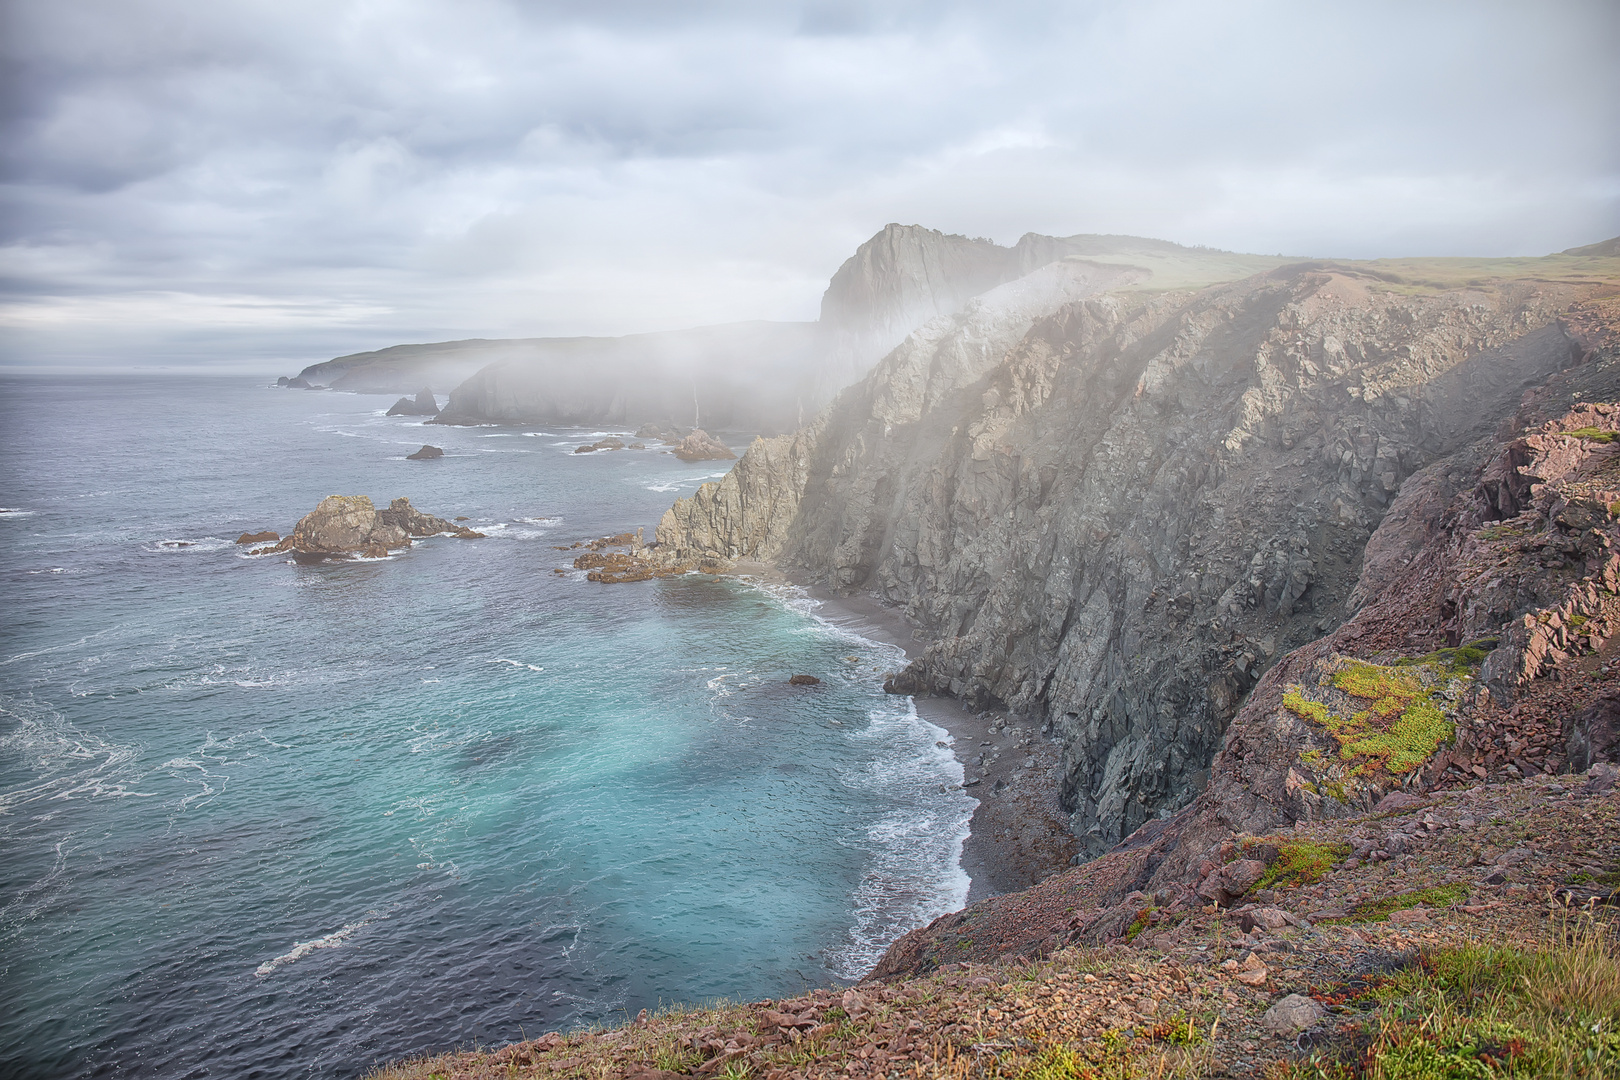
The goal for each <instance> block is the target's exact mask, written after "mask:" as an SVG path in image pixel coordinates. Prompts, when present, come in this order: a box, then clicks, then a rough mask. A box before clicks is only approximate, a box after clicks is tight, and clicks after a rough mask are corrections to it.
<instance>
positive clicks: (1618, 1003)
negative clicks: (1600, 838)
mask: <svg viewBox="0 0 1620 1080" xmlns="http://www.w3.org/2000/svg"><path fill="white" fill-rule="evenodd" d="M1368 997H1369V999H1371V1000H1373V1001H1375V1002H1376V1003H1377V1005H1376V1007H1375V1009H1374V1011H1373V1012H1372V1013H1371V1015H1368V1016H1365V1017H1363V1018H1362V1019H1361V1020H1360V1021H1359V1022H1357V1023H1353V1024H1350V1025H1346V1026H1345V1027H1344V1028H1343V1029H1341V1032H1340V1039H1339V1043H1338V1045H1337V1046H1335V1047H1332V1048H1329V1049H1326V1050H1319V1051H1317V1052H1315V1053H1313V1054H1312V1055H1310V1056H1309V1057H1307V1058H1303V1059H1299V1060H1296V1061H1293V1062H1289V1063H1285V1064H1284V1065H1283V1066H1282V1067H1281V1068H1280V1069H1278V1070H1277V1071H1276V1072H1275V1073H1274V1076H1275V1077H1276V1080H1498V1078H1501V1080H1507V1078H1525V1080H1528V1078H1530V1077H1579V1078H1590V1080H1616V1078H1620V954H1617V950H1616V943H1615V940H1614V934H1613V931H1612V930H1611V929H1610V928H1609V927H1608V926H1606V925H1605V924H1604V923H1602V922H1599V921H1598V920H1597V919H1595V918H1593V917H1591V916H1590V915H1585V914H1582V915H1577V916H1575V917H1573V918H1572V919H1570V920H1568V921H1566V922H1565V923H1564V924H1563V925H1562V926H1560V927H1558V928H1557V930H1556V931H1555V932H1554V933H1553V934H1552V935H1550V937H1549V939H1548V941H1547V942H1546V943H1545V944H1544V945H1543V947H1541V948H1539V949H1526V948H1516V947H1511V946H1505V945H1487V946H1473V947H1469V948H1462V949H1448V950H1441V951H1436V952H1432V953H1426V954H1425V955H1424V956H1423V957H1422V960H1421V962H1420V964H1419V965H1418V966H1417V967H1415V968H1413V969H1411V970H1409V971H1407V972H1403V973H1401V974H1400V975H1398V976H1396V977H1395V978H1394V979H1391V980H1390V981H1389V982H1388V983H1386V984H1384V985H1383V986H1381V987H1379V988H1378V989H1377V990H1376V991H1375V992H1373V993H1372V994H1370V995H1368Z"/></svg>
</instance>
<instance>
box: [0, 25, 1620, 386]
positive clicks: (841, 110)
mask: <svg viewBox="0 0 1620 1080" xmlns="http://www.w3.org/2000/svg"><path fill="white" fill-rule="evenodd" d="M0 20H3V22H0V64H3V71H0V79H3V82H0V125H3V131H0V365H5V366H10V367H13V368H16V367H47V368H61V367H71V366H87V367H98V366H99V367H107V366H112V367H118V366H124V365H136V366H148V367H180V368H187V367H198V368H201V367H222V368H227V369H229V368H233V367H249V366H251V367H255V368H266V369H273V368H275V367H277V366H278V365H280V366H281V367H283V368H286V369H289V370H294V369H296V367H299V366H302V365H303V364H304V363H307V362H310V361H314V360H320V359H325V358H327V357H330V356H334V355H338V354H341V353H346V352H352V351H356V350H360V349H371V348H379V347H383V346H386V345H391V344H395V343H399V342H404V341H433V340H446V339H455V338H465V337H519V336H540V335H554V334H619V333H633V332H639V331H646V330H657V329H670V328H675V327H684V326H695V325H705V324H711V323H720V322H729V321H735V320H741V319H813V318H815V317H816V313H817V311H818V308H819V304H820V299H821V293H822V291H823V290H824V289H825V288H826V283H827V279H828V278H829V277H830V276H831V275H832V273H833V272H834V271H835V270H836V269H837V268H838V266H839V264H840V263H841V262H842V261H843V260H844V259H846V258H848V257H849V256H850V255H851V254H852V253H853V252H854V250H855V248H856V247H857V246H858V245H859V244H860V243H861V242H862V241H864V240H866V239H867V238H868V237H870V236H871V235H872V234H873V233H874V232H876V231H877V230H879V229H880V228H882V227H883V225H884V224H886V223H888V222H901V223H904V224H921V225H926V226H929V227H932V228H937V229H941V230H943V231H946V232H957V233H964V234H966V235H970V236H987V237H991V238H993V239H995V240H996V241H997V242H999V243H1003V244H1010V243H1013V242H1015V241H1016V240H1017V239H1018V237H1019V236H1020V235H1022V234H1023V233H1025V232H1041V233H1048V234H1054V235H1070V234H1074V233H1129V234H1135V235H1143V236H1152V237H1157V238H1161V239H1168V240H1175V241H1178V242H1181V243H1185V244H1203V245H1208V246H1212V247H1219V248H1225V249H1228V250H1238V251H1251V252H1261V253H1266V254H1275V253H1286V254H1298V255H1301V256H1335V257H1341V258H1370V257H1379V256H1400V255H1540V254H1546V253H1549V252H1553V251H1558V250H1561V249H1563V248H1566V247H1570V246H1574V245H1579V244H1586V243H1592V242H1594V241H1597V240H1601V239H1604V238H1606V237H1610V236H1614V235H1616V234H1617V233H1620V61H1617V59H1616V58H1617V57H1620V4H1616V3H1614V2H1613V0H1592V2H1560V0H1522V2H1517V3H1493V2H1490V0H1466V2H1459V3H1440V2H1424V0H1400V2H1393V3H1377V2H1373V0H1364V2H1358V3H1334V2H1326V0H1324V2H1312V3H1300V2H1299V0H1286V2H1279V3H1268V2H1246V0H1225V2H1220V3H1212V2H1210V0H1191V2H1182V0H1131V2H1078V0H1076V2H1068V3H1064V2H1061V0H1057V2H1054V0H1044V2H1025V0H998V2H996V3H994V4H990V3H966V2H963V3H952V2H935V3H921V2H908V0H895V2H869V3H867V2H857V0H814V2H802V3H774V2H771V0H737V2H729V0H714V2H703V0H692V2H684V3H683V2H679V0H592V2H588V3H587V2H583V0H576V2H572V3H563V2H556V0H533V2H515V0H457V2H455V3H446V2H443V0H437V2H427V0H318V2H317V0H251V2H248V0H211V2H209V3H198V2H196V0H0Z"/></svg>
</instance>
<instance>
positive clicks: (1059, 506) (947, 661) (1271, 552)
mask: <svg viewBox="0 0 1620 1080" xmlns="http://www.w3.org/2000/svg"><path fill="white" fill-rule="evenodd" d="M1077 266H1081V267H1089V269H1087V270H1086V271H1085V272H1086V273H1087V274H1091V275H1095V277H1094V278H1093V279H1092V280H1090V281H1089V282H1088V284H1089V285H1090V290H1089V291H1090V292H1093V293H1097V292H1101V291H1102V290H1104V289H1112V288H1118V286H1119V285H1121V284H1125V283H1126V282H1127V281H1128V280H1129V277H1128V275H1129V274H1131V273H1132V271H1129V270H1124V269H1118V268H1108V267H1103V266H1098V265H1096V264H1087V263H1076V262H1074V261H1069V262H1065V263H1059V264H1055V267H1054V268H1053V269H1054V270H1062V271H1064V272H1067V273H1073V272H1075V271H1074V268H1075V267H1077ZM1028 280H1029V279H1027V278H1026V279H1022V280H1021V281H1020V282H1015V283H1013V286H1025V285H1026V283H1027V282H1028ZM1013 286H1003V287H1001V288H1000V289H997V290H993V291H992V292H990V293H987V294H985V296H983V297H980V298H979V299H977V300H975V301H972V302H970V304H969V305H968V306H967V308H966V309H964V311H963V312H960V313H958V314H956V315H953V316H949V317H946V318H944V319H941V320H936V321H935V322H933V323H930V324H929V325H928V326H927V327H924V328H923V329H922V330H919V331H918V332H917V333H915V334H913V335H912V336H911V337H909V338H908V339H907V340H906V342H904V343H903V344H902V345H901V346H900V347H899V348H898V349H896V350H895V352H894V353H893V354H891V355H890V356H889V357H887V358H885V360H884V361H883V362H882V363H880V364H879V365H878V366H877V368H876V369H874V371H873V373H872V374H871V375H870V376H869V377H868V378H867V379H866V380H864V381H863V382H862V383H860V384H858V385H857V386H855V387H852V388H851V389H849V390H847V391H845V392H844V393H842V394H841V395H840V396H839V398H838V400H837V401H836V402H835V403H834V405H833V406H832V407H830V408H829V409H828V410H827V411H826V412H825V413H823V414H822V415H821V416H819V417H818V418H817V419H816V420H815V421H814V422H813V423H811V424H810V425H808V426H807V427H806V428H804V429H802V430H801V431H799V432H798V433H796V434H795V435H793V436H789V437H782V438H778V439H774V440H760V441H758V442H756V443H755V444H754V445H753V446H752V447H751V448H750V449H749V451H748V452H747V454H745V455H744V457H743V459H742V460H741V461H740V462H739V463H738V465H737V466H736V467H735V468H734V469H733V470H732V472H731V473H730V474H729V475H728V476H727V477H726V478H725V479H724V480H722V481H721V482H719V483H718V484H714V485H705V486H704V487H703V488H702V489H700V490H699V491H698V493H697V494H696V495H695V496H694V497H693V498H692V499H689V500H682V501H681V502H679V503H677V504H676V505H675V506H674V507H673V508H672V509H671V510H670V511H669V512H668V513H667V514H666V515H665V516H664V518H663V520H662V521H661V522H660V523H659V526H658V530H657V536H656V546H655V547H654V548H652V549H651V551H650V557H651V558H653V559H655V560H657V561H659V562H660V563H661V564H662V565H666V566H667V565H680V564H683V563H685V564H692V563H696V562H698V561H704V562H708V563H711V564H712V563H713V562H714V561H716V560H725V559H742V558H747V559H759V560H765V561H775V562H778V563H780V564H781V565H783V566H784V567H786V568H789V569H792V570H797V571H799V572H800V573H802V574H804V575H806V576H808V577H810V578H812V579H817V580H820V581H823V582H826V583H828V584H830V585H832V586H834V587H835V588H842V589H870V590H873V591H875V592H877V593H878V594H879V595H880V596H882V597H883V598H884V599H886V600H888V601H889V602H891V603H894V604H896V605H898V606H900V607H902V608H903V609H904V611H905V613H906V615H907V616H908V618H909V619H910V620H911V621H912V622H913V623H914V624H915V625H916V626H917V628H918V631H919V634H920V635H921V636H923V637H924V638H925V639H931V641H932V644H931V645H930V646H929V647H928V648H927V650H926V651H925V653H924V654H923V656H922V657H921V658H920V659H919V660H917V661H916V662H914V663H913V664H912V665H911V667H910V668H908V669H907V670H906V671H905V672H903V673H901V674H900V675H899V676H898V677H897V678H896V679H895V682H894V689H896V690H900V691H904V692H938V693H948V694H952V695H954V696H957V697H959V698H961V699H962V700H963V701H964V702H966V703H969V704H972V705H975V706H982V705H991V704H999V705H1005V706H1007V707H1010V708H1011V709H1013V710H1014V711H1016V712H1019V713H1021V714H1025V715H1030V716H1033V717H1035V718H1037V720H1038V721H1039V722H1041V723H1042V724H1043V725H1044V726H1045V727H1046V730H1048V731H1049V732H1050V733H1052V734H1053V735H1054V737H1056V738H1057V739H1058V740H1059V741H1060V742H1061V743H1062V744H1063V747H1064V761H1063V766H1062V775H1061V776H1060V777H1059V782H1060V784H1061V787H1062V794H1063V798H1064V800H1065V804H1066V806H1067V807H1068V808H1069V809H1070V811H1071V813H1072V826H1073V828H1074V831H1075V833H1076V834H1077V836H1078V837H1079V838H1080V840H1081V842H1082V844H1083V846H1084V847H1085V849H1086V851H1088V852H1089V853H1091V854H1096V853H1099V852H1102V851H1106V850H1107V849H1109V848H1110V847H1112V846H1113V845H1114V844H1116V843H1118V842H1119V841H1120V840H1121V839H1122V838H1124V837H1125V836H1126V835H1128V834H1130V833H1132V832H1133V831H1134V830H1136V829H1137V828H1138V827H1139V826H1141V825H1142V824H1143V823H1144V822H1147V821H1149V820H1152V819H1154V818H1156V817H1160V816H1163V815H1168V814H1172V813H1174V812H1175V811H1176V810H1177V809H1178V808H1180V807H1183V806H1185V805H1187V804H1188V803H1189V802H1190V801H1191V800H1192V799H1193V797H1194V796H1195V795H1196V794H1197V793H1198V792H1199V791H1200V790H1202V789H1203V788H1204V787H1205V786H1206V785H1207V784H1208V782H1209V778H1210V771H1209V770H1210V764H1211V759H1212V757H1213V756H1214V754H1215V751H1216V750H1217V748H1218V747H1219V746H1220V744H1221V740H1222V737H1223V734H1224V733H1225V731H1226V728H1227V725H1228V724H1229V723H1230V722H1231V720H1232V717H1233V716H1234V714H1235V713H1236V711H1237V709H1238V708H1239V706H1240V705H1241V704H1242V703H1243V701H1244V700H1245V697H1246V696H1247V695H1248V694H1249V693H1250V692H1251V691H1252V690H1253V688H1254V687H1255V685H1256V683H1257V681H1258V680H1259V679H1260V677H1261V676H1262V675H1263V674H1264V673H1265V672H1266V671H1267V669H1268V668H1270V667H1271V666H1272V665H1273V664H1274V663H1275V662H1276V661H1277V659H1278V657H1280V656H1283V655H1285V654H1287V653H1288V652H1289V651H1290V650H1292V649H1295V648H1297V647H1299V646H1302V645H1304V644H1306V643H1307V642H1310V641H1311V640H1312V639H1315V638H1317V637H1318V636H1320V635H1321V634H1323V633H1324V632H1327V631H1331V630H1333V629H1334V628H1335V627H1337V626H1339V625H1340V624H1341V623H1342V622H1343V621H1344V620H1345V619H1346V617H1347V616H1349V615H1350V614H1352V613H1353V612H1354V611H1355V609H1356V608H1357V607H1358V605H1362V604H1365V602H1366V596H1367V595H1370V593H1369V591H1368V590H1370V589H1372V588H1374V587H1375V586H1376V582H1375V581H1372V580H1369V582H1367V583H1366V584H1365V585H1364V586H1363V587H1362V589H1361V590H1360V591H1359V592H1358V591H1357V586H1358V577H1359V576H1360V569H1361V555H1362V550H1363V548H1364V546H1365V545H1366V543H1367V539H1368V537H1369V536H1370V535H1371V533H1372V532H1373V529H1374V527H1375V526H1377V524H1378V523H1379V521H1380V520H1381V519H1382V518H1383V517H1384V515H1385V513H1386V511H1387V510H1388V508H1389V507H1390V504H1391V501H1392V500H1393V499H1395V497H1396V494H1397V492H1399V491H1401V490H1402V485H1403V484H1404V483H1405V482H1406V481H1407V479H1408V478H1409V477H1411V476H1412V475H1413V474H1414V473H1417V472H1418V471H1419V470H1421V469H1424V468H1425V467H1426V466H1428V465H1430V464H1431V463H1433V462H1436V461H1439V460H1441V459H1443V458H1445V457H1447V456H1449V455H1451V454H1453V453H1456V452H1457V451H1458V450H1459V449H1460V448H1464V447H1467V446H1469V445H1471V444H1473V443H1475V442H1476V441H1477V440H1479V439H1480V438H1481V437H1482V436H1485V435H1487V434H1488V433H1489V432H1490V431H1491V430H1492V429H1493V428H1494V427H1495V426H1496V425H1497V424H1498V423H1500V422H1501V420H1502V419H1503V418H1504V417H1506V416H1510V415H1511V414H1512V413H1513V411H1514V408H1515V407H1516V406H1517V405H1518V404H1519V401H1520V397H1521V395H1522V394H1523V393H1524V391H1525V389H1526V388H1527V387H1533V386H1535V385H1537V384H1540V383H1542V382H1544V381H1546V380H1547V378H1548V377H1549V376H1550V375H1552V374H1553V373H1555V372H1557V371H1559V370H1560V369H1562V368H1564V367H1566V366H1568V365H1570V364H1573V363H1575V362H1576V361H1577V360H1578V359H1579V358H1580V356H1581V354H1582V352H1583V349H1582V347H1581V346H1579V345H1578V344H1577V343H1576V342H1575V341H1574V340H1573V339H1572V338H1571V336H1570V335H1569V334H1568V333H1566V331H1565V329H1564V327H1563V326H1562V325H1561V324H1560V322H1559V317H1560V313H1561V312H1563V311H1564V310H1565V309H1567V308H1568V307H1569V306H1570V305H1571V304H1572V303H1573V302H1575V301H1577V300H1578V299H1580V298H1581V297H1582V296H1584V295H1586V294H1587V293H1589V292H1590V291H1591V289H1590V287H1586V286H1580V285H1560V284H1551V283H1540V282H1511V283H1506V284H1500V285H1496V286H1493V287H1489V288H1483V287H1482V288H1476V289H1463V290H1451V291H1437V290H1414V291H1411V292H1402V291H1395V290H1392V289H1388V288H1385V287H1383V286H1382V284H1381V283H1380V282H1379V281H1378V280H1377V279H1376V278H1375V277H1373V276H1370V275H1367V274H1364V273H1361V272H1358V271H1356V270H1355V269H1353V268H1337V269H1335V268H1320V267H1309V266H1296V267H1293V268H1284V269H1280V270H1277V271H1274V272H1272V273H1269V274H1265V275H1260V276H1257V277H1253V278H1249V279H1246V280H1244V281H1241V282H1235V283H1232V284H1228V285H1220V286H1214V287H1211V288H1207V289H1204V290H1201V291H1199V292H1196V293H1162V294H1139V293H1128V292H1127V293H1118V292H1114V293H1110V294H1108V295H1093V296H1090V297H1088V298H1083V299H1080V298H1077V299H1073V300H1071V301H1069V302H1066V303H1058V304H1050V303H1048V304H1046V305H1045V306H1042V304H1040V303H1038V302H1034V301H1033V300H1032V302H1030V303H1029V304H1027V305H1025V306H1023V307H1020V306H1019V305H1018V304H1017V303H1016V302H1013V301H1012V299H1011V298H1010V297H1008V296H1006V295H1002V294H1003V292H1004V290H1007V289H1009V288H1012V287H1013ZM1453 482H1460V481H1452V480H1447V479H1446V478H1445V477H1444V476H1435V477H1432V478H1430V479H1429V480H1426V481H1424V482H1422V483H1420V484H1419V485H1418V486H1417V487H1414V488H1413V489H1412V491H1413V493H1412V496H1411V498H1412V499H1413V500H1414V505H1420V506H1421V507H1422V508H1423V509H1422V510H1421V511H1420V512H1418V517H1419V518H1421V516H1422V514H1423V513H1430V514H1432V513H1434V512H1437V511H1436V510H1435V507H1436V505H1437V500H1438V501H1439V502H1438V504H1439V505H1443V503H1444V500H1445V499H1446V498H1448V497H1449V495H1450V494H1451V490H1452V489H1450V488H1448V487H1447V485H1448V484H1450V483H1453ZM1420 489H1424V490H1429V489H1432V490H1430V494H1429V495H1428V496H1427V497H1426V498H1421V499H1420V498H1419V491H1420ZM1403 520H1404V517H1403ZM1416 527H1417V526H1416V525H1411V526H1409V528H1416ZM1391 542H1392V543H1393V542H1394V541H1393V540H1392V541H1391ZM1374 556H1375V558H1374V564H1373V566H1374V570H1375V571H1376V570H1377V569H1378V567H1379V566H1384V568H1385V569H1386V570H1387V569H1389V568H1388V566H1385V564H1384V563H1382V562H1379V561H1378V560H1379V558H1381V557H1380V556H1377V552H1376V551H1375V552H1374ZM1404 557H1405V556H1401V558H1404ZM1397 561H1398V559H1397Z"/></svg>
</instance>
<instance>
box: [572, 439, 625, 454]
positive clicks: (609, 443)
mask: <svg viewBox="0 0 1620 1080" xmlns="http://www.w3.org/2000/svg"><path fill="white" fill-rule="evenodd" d="M623 449H624V440H623V439H621V438H619V437H618V436H617V435H609V436H608V437H607V438H605V439H597V440H596V441H595V442H593V443H591V444H590V445H589V446H576V447H575V448H574V453H576V454H590V453H594V452H595V451H597V450H623Z"/></svg>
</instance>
